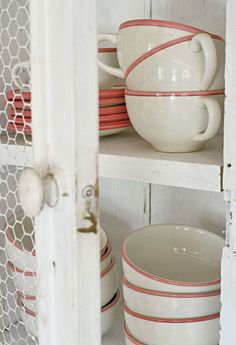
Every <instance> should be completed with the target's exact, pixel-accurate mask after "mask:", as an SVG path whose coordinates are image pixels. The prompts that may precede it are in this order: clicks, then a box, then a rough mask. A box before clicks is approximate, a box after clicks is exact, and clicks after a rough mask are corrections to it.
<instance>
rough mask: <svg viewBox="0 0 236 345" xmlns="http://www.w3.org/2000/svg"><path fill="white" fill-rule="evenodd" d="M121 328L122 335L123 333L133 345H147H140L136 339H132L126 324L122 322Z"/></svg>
mask: <svg viewBox="0 0 236 345" xmlns="http://www.w3.org/2000/svg"><path fill="white" fill-rule="evenodd" d="M123 328H124V333H125V336H126V337H127V338H128V339H129V340H130V341H131V342H132V343H133V344H134V345H147V344H145V343H141V342H140V341H139V340H138V339H136V338H134V336H133V335H132V334H131V333H130V331H129V329H128V327H127V324H126V322H125V321H124V325H123Z"/></svg>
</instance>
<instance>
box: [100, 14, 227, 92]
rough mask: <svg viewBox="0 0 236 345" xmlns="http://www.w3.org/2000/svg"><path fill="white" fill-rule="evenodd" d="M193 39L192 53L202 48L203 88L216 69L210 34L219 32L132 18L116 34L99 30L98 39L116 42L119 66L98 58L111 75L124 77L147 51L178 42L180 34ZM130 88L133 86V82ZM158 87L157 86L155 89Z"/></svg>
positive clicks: (208, 82) (214, 51)
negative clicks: (208, 32) (210, 32)
mask: <svg viewBox="0 0 236 345" xmlns="http://www.w3.org/2000/svg"><path fill="white" fill-rule="evenodd" d="M193 35H194V39H193V40H192V42H191V44H190V48H191V49H192V51H193V52H194V53H195V54H198V53H199V52H200V51H201V50H202V51H203V57H204V61H201V63H202V64H203V66H205V67H204V75H203V77H202V83H201V85H200V88H201V89H202V90H206V89H208V88H209V86H210V85H211V83H212V81H213V79H214V76H215V73H216V70H217V52H216V48H215V45H214V41H213V38H215V39H216V38H217V39H221V38H220V37H219V36H216V35H211V34H207V33H205V32H203V31H202V30H200V29H197V28H193V27H190V26H187V25H183V24H178V23H173V22H166V21H159V20H134V21H130V22H125V23H123V24H121V26H120V29H119V32H118V35H115V34H100V35H98V42H102V41H110V42H112V44H115V45H116V46H117V55H118V61H119V65H120V67H121V68H114V67H113V68H112V67H111V66H109V65H107V64H105V63H103V62H102V61H98V64H99V66H100V67H101V68H102V69H103V70H104V71H106V72H107V73H110V74H112V75H115V76H118V77H120V78H124V77H125V74H126V72H127V70H128V68H129V67H130V66H131V65H132V64H133V63H134V62H135V61H136V60H137V59H139V58H140V57H141V56H143V55H144V54H146V53H147V52H149V51H151V50H153V49H157V48H158V47H159V46H161V45H164V47H165V45H166V44H167V45H169V44H170V42H171V43H172V44H174V43H178V42H179V40H180V39H181V38H184V37H186V36H187V37H189V39H192V38H193ZM129 88H132V89H133V86H132V85H129ZM155 90H158V89H155Z"/></svg>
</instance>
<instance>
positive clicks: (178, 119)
mask: <svg viewBox="0 0 236 345" xmlns="http://www.w3.org/2000/svg"><path fill="white" fill-rule="evenodd" d="M125 98H126V106H127V110H128V114H129V118H130V121H131V123H132V125H133V127H134V128H135V130H136V131H137V132H138V134H139V135H140V136H141V137H143V138H144V139H145V140H146V141H148V142H149V143H150V144H151V145H152V146H153V147H154V149H155V150H157V151H162V152H193V151H198V150H200V149H201V148H202V147H203V145H204V144H205V143H206V142H207V141H208V140H210V139H212V138H213V137H214V136H215V135H216V134H217V132H218V131H219V127H220V124H221V113H222V110H221V108H223V103H224V90H218V91H208V92H200V91H199V92H185V93H167V92H166V93H152V92H138V91H129V90H126V96H125Z"/></svg>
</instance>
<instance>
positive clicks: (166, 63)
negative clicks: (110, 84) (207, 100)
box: [125, 36, 225, 92]
mask: <svg viewBox="0 0 236 345" xmlns="http://www.w3.org/2000/svg"><path fill="white" fill-rule="evenodd" d="M206 37H207V36H206ZM206 37H205V38H206ZM195 40H196V37H194V38H192V37H191V36H187V37H183V38H181V39H179V40H177V41H176V42H167V43H166V44H165V45H162V46H158V47H157V48H155V49H153V50H149V51H148V52H147V53H146V54H144V55H143V56H141V57H139V58H138V59H137V60H135V61H134V62H133V63H132V64H131V66H130V67H129V68H128V69H127V71H126V73H125V77H126V85H127V88H129V89H130V90H138V91H154V90H158V91H159V92H163V91H169V90H171V91H179V90H181V91H193V90H194V91H196V90H218V89H223V88H224V69H225V42H224V41H223V40H222V39H220V38H218V37H217V38H215V39H213V43H212V44H213V45H214V46H215V49H216V55H217V56H216V58H217V62H216V64H215V70H214V71H212V70H211V68H212V67H213V66H212V61H211V58H209V59H208V58H206V56H205V54H206V52H205V51H204V50H201V51H198V52H196V51H195V50H194V42H195ZM208 64H209V66H208Z"/></svg>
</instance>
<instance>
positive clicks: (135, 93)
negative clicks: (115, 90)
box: [125, 89, 225, 97]
mask: <svg viewBox="0 0 236 345" xmlns="http://www.w3.org/2000/svg"><path fill="white" fill-rule="evenodd" d="M220 95H225V89H218V90H207V91H161V92H159V91H133V90H129V89H126V90H125V96H136V97H189V96H192V97H194V96H195V97H202V96H220Z"/></svg>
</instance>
